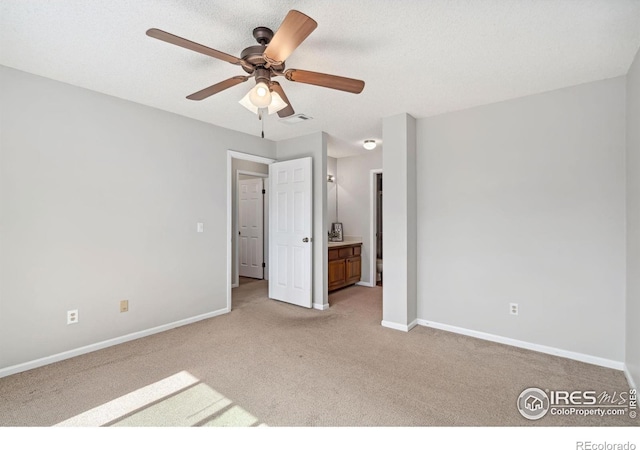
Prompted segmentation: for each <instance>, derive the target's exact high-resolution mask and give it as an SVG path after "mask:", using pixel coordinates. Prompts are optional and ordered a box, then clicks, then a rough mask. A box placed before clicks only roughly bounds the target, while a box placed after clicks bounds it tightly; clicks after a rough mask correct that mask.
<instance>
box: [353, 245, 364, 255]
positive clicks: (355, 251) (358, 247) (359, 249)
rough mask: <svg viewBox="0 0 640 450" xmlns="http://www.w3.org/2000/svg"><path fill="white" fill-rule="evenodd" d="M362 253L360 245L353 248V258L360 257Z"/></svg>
mask: <svg viewBox="0 0 640 450" xmlns="http://www.w3.org/2000/svg"><path fill="white" fill-rule="evenodd" d="M360 253H362V247H361V246H359V245H356V246H355V247H353V256H359V255H360Z"/></svg>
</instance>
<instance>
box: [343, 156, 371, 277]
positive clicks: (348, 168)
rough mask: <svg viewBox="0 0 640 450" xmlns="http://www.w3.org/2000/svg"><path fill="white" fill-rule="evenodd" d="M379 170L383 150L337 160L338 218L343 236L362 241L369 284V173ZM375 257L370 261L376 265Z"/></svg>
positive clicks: (364, 264) (364, 274)
mask: <svg viewBox="0 0 640 450" xmlns="http://www.w3.org/2000/svg"><path fill="white" fill-rule="evenodd" d="M373 169H382V150H380V149H378V150H373V151H371V152H370V153H367V154H366V155H359V156H350V157H347V158H339V159H338V174H339V175H340V176H339V178H338V179H337V182H338V216H339V217H340V221H341V222H342V226H343V229H344V234H346V235H349V236H360V237H362V276H361V280H362V281H363V282H365V283H369V282H371V280H370V278H371V277H370V274H369V271H370V267H371V265H370V259H371V257H372V250H371V191H370V189H371V170H373ZM375 259H376V258H375V254H373V260H374V264H375Z"/></svg>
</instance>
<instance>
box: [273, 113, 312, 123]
mask: <svg viewBox="0 0 640 450" xmlns="http://www.w3.org/2000/svg"><path fill="white" fill-rule="evenodd" d="M312 119H313V117H309V116H305V115H304V114H294V115H293V116H289V117H285V118H284V119H280V122H283V123H300V122H305V121H307V120H312Z"/></svg>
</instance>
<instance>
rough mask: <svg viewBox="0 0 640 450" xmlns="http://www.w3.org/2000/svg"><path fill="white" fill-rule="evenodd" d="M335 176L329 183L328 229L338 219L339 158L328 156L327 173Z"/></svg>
mask: <svg viewBox="0 0 640 450" xmlns="http://www.w3.org/2000/svg"><path fill="white" fill-rule="evenodd" d="M329 174H330V175H333V176H334V182H333V183H327V229H329V228H331V224H332V223H334V222H337V221H338V207H337V200H338V198H337V195H338V186H337V183H338V181H339V180H338V160H337V159H336V158H330V157H327V175H329Z"/></svg>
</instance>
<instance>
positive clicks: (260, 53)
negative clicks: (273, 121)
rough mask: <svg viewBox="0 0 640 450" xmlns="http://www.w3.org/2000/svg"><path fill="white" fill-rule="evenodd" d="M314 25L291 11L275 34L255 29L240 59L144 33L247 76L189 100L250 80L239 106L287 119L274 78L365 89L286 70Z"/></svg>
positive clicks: (356, 83) (284, 100)
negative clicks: (252, 41)
mask: <svg viewBox="0 0 640 450" xmlns="http://www.w3.org/2000/svg"><path fill="white" fill-rule="evenodd" d="M317 26H318V24H317V23H316V21H315V20H313V19H312V18H310V17H308V16H307V15H305V14H303V13H301V12H299V11H296V10H291V11H289V13H288V14H287V15H286V17H285V18H284V20H283V21H282V24H281V25H280V28H278V31H277V32H276V33H275V34H274V33H273V31H271V30H270V29H269V28H267V27H257V28H255V29H254V30H253V37H254V38H255V39H256V40H257V41H258V44H259V45H253V46H251V47H247V48H245V49H244V50H242V52H241V53H240V58H237V57H235V56H232V55H229V54H227V53H224V52H221V51H219V50H214V49H212V48H209V47H206V46H204V45H201V44H198V43H196V42H192V41H189V40H187V39H184V38H181V37H179V36H175V35H173V34H171V33H167V32H166V31H162V30H158V29H157V28H151V29H149V30H147V35H148V36H151V37H153V38H156V39H160V40H161V41H165V42H168V43H170V44H174V45H178V46H180V47H184V48H186V49H189V50H193V51H196V52H199V53H202V54H204V55H208V56H211V57H213V58H217V59H220V60H222V61H226V62H229V63H231V64H235V65H238V66H240V67H242V68H243V69H244V71H245V72H246V73H248V75H245V76H235V77H231V78H229V79H227V80H224V81H221V82H219V83H216V84H214V85H212V86H209V87H206V88H204V89H202V90H200V91H198V92H195V93H193V94H191V95H189V96H187V98H188V99H189V100H203V99H205V98H208V97H210V96H212V95H214V94H217V93H218V92H222V91H224V90H225V89H228V88H230V87H233V86H235V85H237V84H240V83H243V82H245V81H247V80H248V79H249V78H252V77H253V78H255V80H256V86H255V87H254V88H253V89H252V90H251V91H249V93H248V94H247V95H246V96H245V98H243V99H242V100H241V101H240V103H241V104H243V106H245V107H247V108H249V109H251V110H253V112H255V113H258V114H259V115H261V111H259V109H261V108H266V109H267V110H268V112H269V114H271V113H273V112H277V113H278V116H280V117H288V116H291V115H293V114H294V110H293V107H292V106H291V102H290V101H289V99H288V98H287V96H286V95H285V93H284V90H283V89H282V86H281V85H280V83H278V82H277V81H273V80H272V78H274V77H279V76H282V77H284V78H286V79H287V80H289V81H293V82H297V83H305V84H313V85H316V86H321V87H326V88H331V89H337V90H340V91H345V92H351V93H354V94H359V93H360V92H362V90H363V89H364V81H361V80H356V79H353V78H345V77H340V76H336V75H329V74H325V73H318V72H310V71H308V70H299V69H286V70H285V60H286V59H287V58H288V57H289V56H290V55H291V53H293V51H294V50H295V49H296V48H297V47H298V46H299V45H300V44H301V43H302V42H303V41H304V40H305V39H306V38H307V37H308V36H309V35H310V34H311V33H312V32H313V30H315V29H316V27H317Z"/></svg>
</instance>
